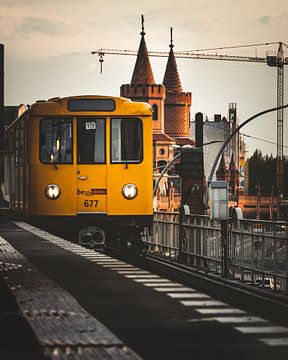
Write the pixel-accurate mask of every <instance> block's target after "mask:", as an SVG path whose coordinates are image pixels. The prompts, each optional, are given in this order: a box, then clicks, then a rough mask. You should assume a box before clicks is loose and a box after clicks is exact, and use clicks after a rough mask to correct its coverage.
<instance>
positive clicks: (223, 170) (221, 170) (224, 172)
mask: <svg viewBox="0 0 288 360" xmlns="http://www.w3.org/2000/svg"><path fill="white" fill-rule="evenodd" d="M228 175H229V171H228V169H227V167H226V161H225V155H224V153H222V156H221V160H220V164H219V167H218V170H217V171H216V177H217V180H228Z"/></svg>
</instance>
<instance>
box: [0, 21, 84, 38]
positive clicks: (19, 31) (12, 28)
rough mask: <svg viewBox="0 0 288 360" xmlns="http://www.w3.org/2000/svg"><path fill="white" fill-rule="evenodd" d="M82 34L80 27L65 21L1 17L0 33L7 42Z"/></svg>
mask: <svg viewBox="0 0 288 360" xmlns="http://www.w3.org/2000/svg"><path fill="white" fill-rule="evenodd" d="M80 32H81V27H80V25H78V24H76V23H73V22H69V21H67V20H65V19H55V18H48V17H31V16H28V17H17V16H5V17H0V33H1V35H2V38H3V39H5V40H7V39H8V40H15V39H17V38H18V39H19V38H26V37H27V36H32V35H39V34H40V35H46V36H50V37H60V36H71V35H77V34H79V33H80Z"/></svg>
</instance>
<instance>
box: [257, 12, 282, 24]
mask: <svg viewBox="0 0 288 360" xmlns="http://www.w3.org/2000/svg"><path fill="white" fill-rule="evenodd" d="M258 22H259V23H260V24H261V25H288V13H287V12H285V11H284V12H282V13H280V14H275V15H271V16H268V15H265V16H261V17H260V18H259V19H258Z"/></svg>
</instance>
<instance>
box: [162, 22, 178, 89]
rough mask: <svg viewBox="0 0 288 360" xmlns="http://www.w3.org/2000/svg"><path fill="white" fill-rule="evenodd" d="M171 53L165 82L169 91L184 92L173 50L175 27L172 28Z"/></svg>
mask: <svg viewBox="0 0 288 360" xmlns="http://www.w3.org/2000/svg"><path fill="white" fill-rule="evenodd" d="M169 47H170V53H169V57H168V62H167V65H166V71H165V75H164V79H163V84H164V85H165V86H166V89H167V91H173V92H177V93H181V92H182V85H181V80H180V77H179V73H178V69H177V63H176V59H175V55H174V51H173V47H174V45H173V28H172V27H171V28H170V45H169Z"/></svg>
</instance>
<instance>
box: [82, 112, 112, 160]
mask: <svg viewBox="0 0 288 360" xmlns="http://www.w3.org/2000/svg"><path fill="white" fill-rule="evenodd" d="M77 163H78V164H104V163H105V119H97V118H90V117H85V118H84V117H83V118H80V117H79V118H77Z"/></svg>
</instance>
